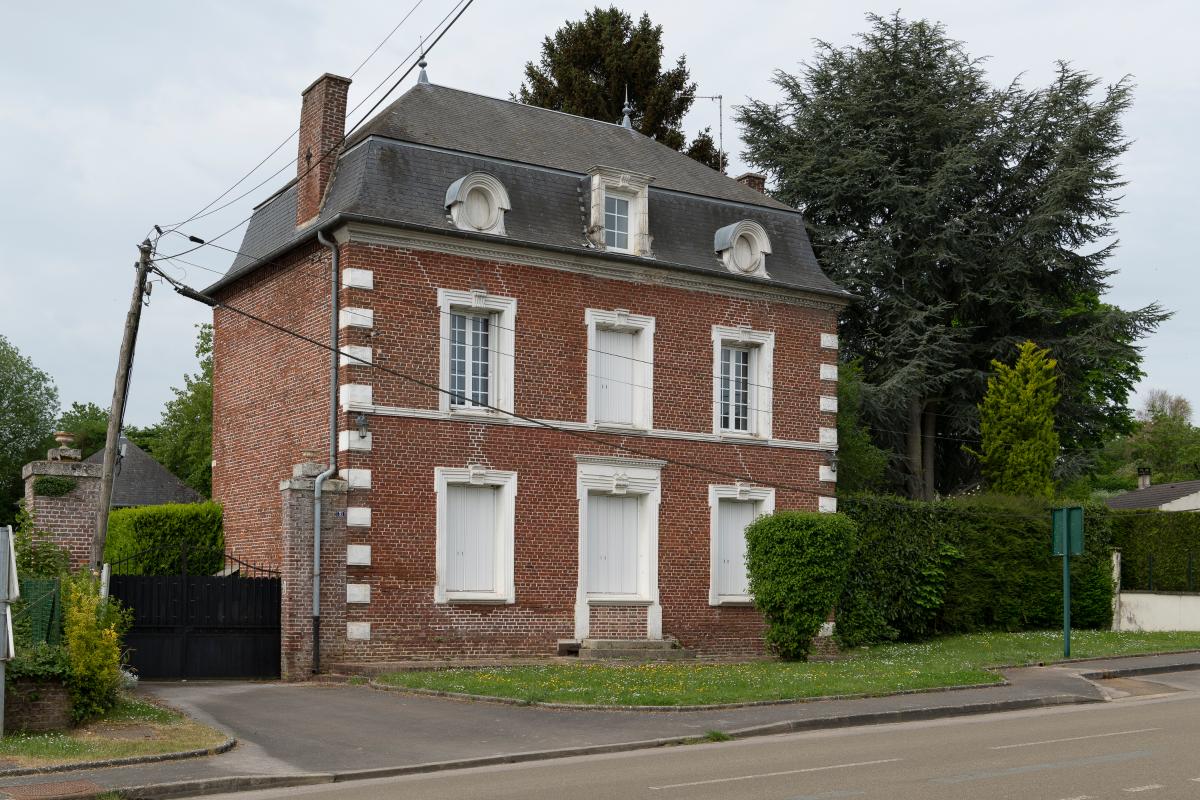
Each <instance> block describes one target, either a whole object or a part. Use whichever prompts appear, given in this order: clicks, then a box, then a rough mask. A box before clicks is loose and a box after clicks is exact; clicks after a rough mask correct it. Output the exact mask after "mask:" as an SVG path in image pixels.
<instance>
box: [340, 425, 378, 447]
mask: <svg viewBox="0 0 1200 800" xmlns="http://www.w3.org/2000/svg"><path fill="white" fill-rule="evenodd" d="M370 449H371V432H370V431H367V435H366V436H360V435H359V433H358V431H357V430H352V431H338V450H340V451H342V452H345V451H346V450H358V451H362V452H366V451H368V450H370Z"/></svg>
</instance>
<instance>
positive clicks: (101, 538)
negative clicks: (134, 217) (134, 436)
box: [92, 239, 152, 569]
mask: <svg viewBox="0 0 1200 800" xmlns="http://www.w3.org/2000/svg"><path fill="white" fill-rule="evenodd" d="M151 251H152V248H151V246H150V240H149V239H146V240H145V241H143V242H142V243H141V244H139V245H138V252H139V256H138V261H137V280H136V281H135V283H134V286H133V297H132V298H131V299H130V301H129V313H128V314H127V315H126V317H125V333H124V335H123V336H122V337H121V354H120V356H119V357H118V358H117V378H116V381H115V382H114V384H113V396H112V405H111V406H109V409H108V436H107V437H105V440H104V471H103V472H102V473H101V474H100V501H99V503H98V505H97V508H96V535H95V536H94V537H93V538H92V564H93V566H95V567H96V568H97V569H99V568H100V566H101V564H102V563H103V561H104V542H105V539H107V538H108V509H109V507H110V506H111V505H112V491H113V471H114V470H115V468H116V465H117V448H119V447H120V446H121V426H122V423H123V422H124V420H125V396H126V394H128V392H129V373H130V371H131V370H132V369H133V348H134V345H135V344H136V343H137V334H138V325H139V324H140V323H141V321H142V301H143V298H145V296H146V275H147V274H148V273H149V271H150V254H151Z"/></svg>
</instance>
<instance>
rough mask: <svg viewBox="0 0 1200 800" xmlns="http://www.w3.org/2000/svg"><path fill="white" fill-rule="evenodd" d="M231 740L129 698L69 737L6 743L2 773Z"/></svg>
mask: <svg viewBox="0 0 1200 800" xmlns="http://www.w3.org/2000/svg"><path fill="white" fill-rule="evenodd" d="M225 738H226V737H225V735H224V734H222V733H220V732H218V731H215V730H213V729H212V728H209V727H207V726H205V725H201V724H200V723H198V722H195V721H193V720H191V719H189V718H187V717H185V716H184V715H182V714H180V713H178V712H176V711H172V710H171V709H169V708H164V707H162V706H160V705H156V704H154V703H151V702H148V701H146V700H142V699H138V698H133V697H126V698H123V699H122V700H121V702H120V703H119V704H118V705H117V707H116V708H114V709H113V710H112V711H111V712H110V713H109V714H108V715H107V716H106V717H104V718H103V719H100V720H97V721H95V722H91V723H88V724H87V725H81V726H80V727H78V728H75V729H73V730H70V731H66V732H63V733H15V734H11V735H9V736H5V737H4V738H3V739H0V760H3V762H4V763H3V764H2V765H0V769H2V768H12V767H49V766H56V765H59V764H68V763H74V762H77V761H105V760H108V759H112V758H128V757H131V756H150V755H160V754H162V753H175V752H179V751H182V750H197V749H201V748H208V747H216V746H217V745H219V744H221V743H222V742H224V741H225Z"/></svg>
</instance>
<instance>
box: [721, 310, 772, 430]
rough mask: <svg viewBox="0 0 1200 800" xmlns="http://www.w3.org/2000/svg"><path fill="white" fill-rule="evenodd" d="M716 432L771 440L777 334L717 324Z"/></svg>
mask: <svg viewBox="0 0 1200 800" xmlns="http://www.w3.org/2000/svg"><path fill="white" fill-rule="evenodd" d="M712 340H713V431H714V432H715V433H724V434H732V435H742V436H754V437H758V438H762V439H769V438H771V421H772V420H771V416H772V415H771V406H772V402H773V397H772V370H773V363H774V353H775V334H773V333H771V332H769V331H754V330H751V329H750V328H749V327H740V328H726V327H722V326H720V325H714V326H713V329H712Z"/></svg>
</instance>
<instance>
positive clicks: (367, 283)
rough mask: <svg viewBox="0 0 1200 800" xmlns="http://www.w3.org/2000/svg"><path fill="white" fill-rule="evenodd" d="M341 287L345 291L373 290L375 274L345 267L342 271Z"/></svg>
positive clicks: (366, 270) (365, 270) (367, 270)
mask: <svg viewBox="0 0 1200 800" xmlns="http://www.w3.org/2000/svg"><path fill="white" fill-rule="evenodd" d="M342 286H344V287H346V288H347V289H374V288H375V273H374V272H372V271H371V270H369V269H355V268H354V267H347V268H346V269H344V270H342Z"/></svg>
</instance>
